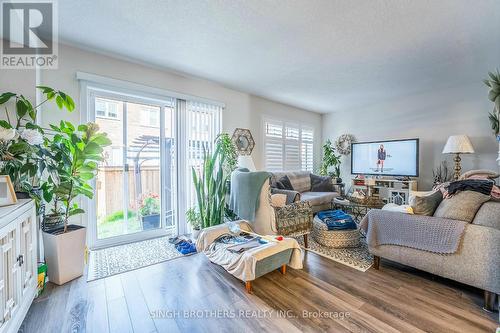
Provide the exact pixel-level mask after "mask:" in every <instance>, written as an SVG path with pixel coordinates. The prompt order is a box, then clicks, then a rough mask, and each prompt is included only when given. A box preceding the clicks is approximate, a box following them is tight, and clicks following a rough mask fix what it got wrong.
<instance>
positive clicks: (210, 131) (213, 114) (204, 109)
mask: <svg viewBox="0 0 500 333" xmlns="http://www.w3.org/2000/svg"><path fill="white" fill-rule="evenodd" d="M221 112H222V107H220V106H217V105H212V104H206V103H201V102H191V101H187V102H186V147H187V149H186V158H187V163H186V165H187V168H188V171H187V172H186V173H185V177H186V184H187V189H188V190H187V191H186V195H187V198H186V207H187V208H190V207H193V206H195V205H196V203H197V198H196V190H195V188H194V184H193V178H192V174H191V167H194V168H195V170H197V171H199V170H200V169H201V167H202V164H203V151H204V149H206V150H208V151H210V152H213V149H214V142H215V138H216V137H217V135H218V134H219V133H220V127H221V126H220V123H221V121H220V119H221Z"/></svg>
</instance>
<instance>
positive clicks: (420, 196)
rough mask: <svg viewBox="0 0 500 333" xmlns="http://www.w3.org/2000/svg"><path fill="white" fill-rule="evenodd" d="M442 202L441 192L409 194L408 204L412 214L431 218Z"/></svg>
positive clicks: (415, 192) (413, 192) (414, 192)
mask: <svg viewBox="0 0 500 333" xmlns="http://www.w3.org/2000/svg"><path fill="white" fill-rule="evenodd" d="M442 200H443V194H442V193H441V191H439V190H438V191H430V192H417V191H412V192H411V193H410V198H409V204H410V206H411V208H412V209H413V213H415V214H417V215H427V216H432V215H433V214H434V212H435V211H436V208H437V207H438V206H439V204H440V203H441V201H442Z"/></svg>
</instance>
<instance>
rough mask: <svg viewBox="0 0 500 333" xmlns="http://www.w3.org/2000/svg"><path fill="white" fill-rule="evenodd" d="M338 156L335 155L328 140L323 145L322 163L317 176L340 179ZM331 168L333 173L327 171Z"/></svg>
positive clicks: (333, 148)
mask: <svg viewBox="0 0 500 333" xmlns="http://www.w3.org/2000/svg"><path fill="white" fill-rule="evenodd" d="M340 164H341V160H340V155H337V154H336V153H335V147H334V146H333V144H332V142H331V141H330V140H329V139H328V140H326V142H325V143H324V144H323V161H322V163H321V167H320V169H319V174H320V175H322V176H331V177H335V178H337V180H339V179H340ZM332 168H333V171H329V170H330V169H332Z"/></svg>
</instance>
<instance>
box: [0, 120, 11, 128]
mask: <svg viewBox="0 0 500 333" xmlns="http://www.w3.org/2000/svg"><path fill="white" fill-rule="evenodd" d="M0 126H1V127H3V128H12V126H11V125H10V124H9V122H8V121H6V120H0Z"/></svg>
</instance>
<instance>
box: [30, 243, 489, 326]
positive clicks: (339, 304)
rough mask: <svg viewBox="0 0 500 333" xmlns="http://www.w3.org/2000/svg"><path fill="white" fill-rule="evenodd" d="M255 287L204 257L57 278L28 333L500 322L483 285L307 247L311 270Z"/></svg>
mask: <svg viewBox="0 0 500 333" xmlns="http://www.w3.org/2000/svg"><path fill="white" fill-rule="evenodd" d="M252 288H253V294H251V295H250V294H247V293H246V292H245V285H244V283H243V282H241V281H239V280H237V279H235V278H233V277H232V276H230V275H229V274H227V273H226V272H225V271H224V270H223V269H222V268H220V267H218V266H216V265H214V264H211V263H210V262H209V261H208V260H207V259H206V258H205V256H204V255H202V254H196V255H194V256H190V257H186V258H180V259H175V260H172V261H168V262H164V263H161V264H157V265H154V266H149V267H146V268H143V269H140V270H136V271H132V272H127V273H123V274H120V275H116V276H112V277H108V278H106V279H101V280H97V281H93V282H90V283H87V282H86V280H85V278H84V277H82V278H80V279H77V280H74V281H72V282H70V283H67V284H66V285H63V286H60V287H56V286H54V285H51V284H49V285H48V288H47V290H46V291H45V292H44V294H43V295H42V296H41V297H39V298H38V299H36V300H35V302H34V303H33V305H32V306H31V308H30V310H29V313H28V316H27V317H26V319H25V321H24V323H23V325H22V327H21V330H20V332H50V333H54V332H98V333H101V332H102V333H104V332H120V333H123V332H287V333H290V332H318V331H328V332H424V331H426V332H494V331H495V328H496V327H497V326H499V325H498V323H497V322H496V319H495V318H498V313H494V314H488V313H486V312H484V311H482V310H481V305H482V303H481V301H482V294H481V292H480V291H478V290H475V289H473V288H469V287H466V286H463V285H458V284H455V283H453V282H451V281H446V280H444V279H440V278H437V277H434V276H432V275H429V274H426V273H423V272H419V271H416V270H413V269H410V268H407V267H403V266H400V265H396V264H393V263H390V262H387V261H384V260H382V261H381V268H380V270H379V271H377V270H374V269H370V270H369V271H367V272H365V273H363V272H359V271H356V270H354V269H352V268H350V267H347V266H344V265H341V264H338V263H335V262H333V261H331V260H328V259H326V258H323V257H320V256H318V255H315V254H313V253H307V254H306V256H305V260H304V269H303V270H293V269H288V270H287V272H286V275H282V274H280V273H279V272H278V271H275V272H273V273H270V274H268V275H266V276H264V277H261V278H259V279H257V280H256V281H255V282H254V283H253V284H252ZM203 310H206V311H207V312H203ZM183 311H188V313H187V315H186V316H185V315H184V312H183ZM189 315H191V316H192V317H193V316H194V318H188V317H189ZM320 315H321V316H323V318H321V317H320ZM259 317H260V318H259ZM325 317H326V318H325Z"/></svg>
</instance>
